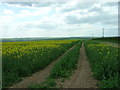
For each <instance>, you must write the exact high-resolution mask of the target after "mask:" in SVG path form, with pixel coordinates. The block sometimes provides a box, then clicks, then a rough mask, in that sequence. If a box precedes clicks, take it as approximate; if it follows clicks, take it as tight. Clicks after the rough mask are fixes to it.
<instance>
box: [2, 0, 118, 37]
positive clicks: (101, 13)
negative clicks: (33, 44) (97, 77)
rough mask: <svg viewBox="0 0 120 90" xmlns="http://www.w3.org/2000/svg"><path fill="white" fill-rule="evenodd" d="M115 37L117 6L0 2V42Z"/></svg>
mask: <svg viewBox="0 0 120 90" xmlns="http://www.w3.org/2000/svg"><path fill="white" fill-rule="evenodd" d="M103 28H104V33H105V36H106V37H110V36H118V2H81V1H79V0H78V1H75V0H72V1H69V2H7V3H6V2H4V3H3V2H1V3H0V31H1V32H2V33H1V34H2V35H0V38H25V37H92V36H94V37H102V31H103V30H102V29H103Z"/></svg>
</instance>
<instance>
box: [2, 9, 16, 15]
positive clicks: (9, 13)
mask: <svg viewBox="0 0 120 90" xmlns="http://www.w3.org/2000/svg"><path fill="white" fill-rule="evenodd" d="M3 14H7V15H11V14H14V12H13V11H12V10H11V9H4V10H3Z"/></svg>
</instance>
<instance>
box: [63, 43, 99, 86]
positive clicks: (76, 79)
mask: <svg viewBox="0 0 120 90" xmlns="http://www.w3.org/2000/svg"><path fill="white" fill-rule="evenodd" d="M96 84H97V80H95V79H94V78H93V77H92V72H91V68H90V65H89V62H88V60H87V56H86V53H85V47H84V43H83V44H82V47H81V48H80V58H79V61H78V64H77V70H75V72H74V74H73V75H72V76H71V77H70V78H69V80H66V81H65V82H64V83H63V88H97V86H96Z"/></svg>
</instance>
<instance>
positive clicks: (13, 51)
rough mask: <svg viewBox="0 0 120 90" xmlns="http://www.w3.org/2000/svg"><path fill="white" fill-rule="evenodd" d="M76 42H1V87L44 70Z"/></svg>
mask: <svg viewBox="0 0 120 90" xmlns="http://www.w3.org/2000/svg"><path fill="white" fill-rule="evenodd" d="M77 42H79V40H48V41H23V42H3V43H2V65H3V66H2V73H3V74H2V76H3V77H2V85H3V87H8V86H11V85H13V84H14V83H16V82H19V81H20V80H22V78H23V77H26V76H30V75H31V74H32V73H34V72H37V71H38V70H41V69H43V68H45V67H46V66H47V65H48V64H50V63H51V62H52V61H53V60H55V59H57V58H58V57H59V56H60V55H62V54H63V53H64V52H65V51H67V50H68V49H69V48H70V47H72V46H73V45H75V44H76V43H77Z"/></svg>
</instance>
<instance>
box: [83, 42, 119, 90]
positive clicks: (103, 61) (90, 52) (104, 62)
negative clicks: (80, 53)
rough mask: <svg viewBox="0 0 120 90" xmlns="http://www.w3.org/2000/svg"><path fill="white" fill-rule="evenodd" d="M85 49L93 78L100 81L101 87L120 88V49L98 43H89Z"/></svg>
mask: <svg viewBox="0 0 120 90" xmlns="http://www.w3.org/2000/svg"><path fill="white" fill-rule="evenodd" d="M85 47H86V53H87V56H88V60H89V63H90V65H91V69H92V72H93V76H94V78H96V79H97V80H99V81H100V82H99V83H98V85H99V87H101V88H119V87H120V84H119V82H120V64H119V63H120V60H119V52H118V51H119V48H117V47H111V46H109V45H107V44H101V43H99V42H98V41H87V42H86V43H85Z"/></svg>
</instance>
